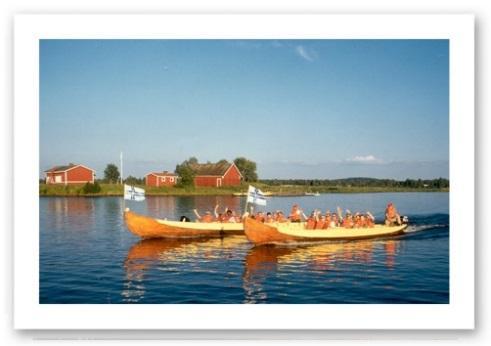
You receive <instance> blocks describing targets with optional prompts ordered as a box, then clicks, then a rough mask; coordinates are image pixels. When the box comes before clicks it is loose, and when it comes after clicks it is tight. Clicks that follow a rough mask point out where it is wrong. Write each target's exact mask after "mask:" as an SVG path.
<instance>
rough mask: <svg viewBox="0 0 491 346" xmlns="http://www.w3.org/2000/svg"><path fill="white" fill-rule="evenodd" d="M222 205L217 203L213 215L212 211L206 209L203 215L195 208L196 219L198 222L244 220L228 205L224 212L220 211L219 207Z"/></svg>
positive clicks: (235, 221)
mask: <svg viewBox="0 0 491 346" xmlns="http://www.w3.org/2000/svg"><path fill="white" fill-rule="evenodd" d="M219 207H220V206H219V205H218V204H217V205H216V206H215V209H214V210H213V215H212V214H211V212H210V211H206V212H205V213H204V214H203V215H200V214H199V213H198V210H196V209H193V212H194V215H196V218H197V219H196V221H198V222H232V223H237V222H242V217H241V215H237V214H236V213H235V211H234V210H231V209H229V208H227V207H225V209H224V210H223V212H221V213H219V212H218V208H219Z"/></svg>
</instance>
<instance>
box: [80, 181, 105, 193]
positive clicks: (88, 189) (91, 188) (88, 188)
mask: <svg viewBox="0 0 491 346" xmlns="http://www.w3.org/2000/svg"><path fill="white" fill-rule="evenodd" d="M82 191H83V193H85V194H87V193H99V192H101V186H100V185H99V183H98V182H97V181H96V182H95V183H94V184H91V183H86V184H85V185H84V187H83V189H82Z"/></svg>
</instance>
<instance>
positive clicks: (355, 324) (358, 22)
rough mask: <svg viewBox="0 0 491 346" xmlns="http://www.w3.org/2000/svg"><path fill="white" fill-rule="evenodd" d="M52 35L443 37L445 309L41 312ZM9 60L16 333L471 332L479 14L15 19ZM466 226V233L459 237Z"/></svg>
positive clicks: (101, 308)
mask: <svg viewBox="0 0 491 346" xmlns="http://www.w3.org/2000/svg"><path fill="white" fill-rule="evenodd" d="M292 23H295V25H292ZM252 24H253V25H252ZM48 38H59V39H61V38H64V39H70V38H73V39H76V38H78V39H82V38H116V39H117V38H119V39H125V38H133V39H139V38H161V39H165V38H168V39H171V38H172V39H189V38H203V39H205V38H222V39H225V38H228V39H238V38H251V39H258V38H271V39H300V38H303V39H308V38H312V39H314V38H315V39H322V38H325V39H329V38H337V39H350V38H352V39H354V38H358V39H363V38H367V39H368V38H370V39H376V38H380V39H382V38H384V39H389V38H392V39H403V38H421V39H425V38H436V39H449V40H450V181H451V193H450V225H451V226H450V227H451V228H450V234H451V236H450V240H449V241H450V254H451V258H450V303H449V304H443V305H432V304H428V305H391V304H387V305H379V304H368V305H324V304H318V305H301V304H300V305H297V304H292V305H172V304H168V305H165V304H163V305H76V304H72V305H56V304H39V262H38V261H39V198H38V172H39V157H38V153H39V151H38V149H39V148H38V146H39V144H38V143H39V117H38V115H39V106H38V104H39V83H38V81H39V78H38V77H39V58H38V57H39V39H48ZM14 59H15V64H14V65H15V70H14V73H15V86H14V93H15V100H14V109H15V115H14V176H15V181H14V196H15V197H14V237H15V239H14V280H15V281H14V309H15V314H14V326H15V328H17V329H472V328H474V232H473V230H474V220H473V218H472V217H471V218H469V217H468V216H469V215H474V17H473V16H472V15H134V16H130V15H118V16H109V15H90V16H89V15H86V16H84V15H21V16H16V18H15V55H14ZM457 144H458V145H457ZM17 196H21V198H18V197H17ZM456 211H458V212H456ZM455 230H459V232H456V231H455ZM464 230H465V231H466V232H463V231H464ZM26 259H32V260H30V261H29V260H26ZM135 316H136V317H137V318H135Z"/></svg>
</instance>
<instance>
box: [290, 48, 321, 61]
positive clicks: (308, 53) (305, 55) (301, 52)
mask: <svg viewBox="0 0 491 346" xmlns="http://www.w3.org/2000/svg"><path fill="white" fill-rule="evenodd" d="M295 52H296V53H297V54H298V56H300V57H301V58H302V59H304V60H306V61H309V62H312V61H314V60H315V59H316V57H317V54H316V53H315V52H314V51H313V50H310V49H307V48H305V47H304V46H295Z"/></svg>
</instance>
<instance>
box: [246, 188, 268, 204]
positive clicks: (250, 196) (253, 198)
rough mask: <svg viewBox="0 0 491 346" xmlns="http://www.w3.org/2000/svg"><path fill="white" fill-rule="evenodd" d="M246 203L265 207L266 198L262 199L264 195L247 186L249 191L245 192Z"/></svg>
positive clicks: (256, 189)
mask: <svg viewBox="0 0 491 346" xmlns="http://www.w3.org/2000/svg"><path fill="white" fill-rule="evenodd" d="M247 203H253V204H257V205H263V206H265V205H266V197H264V193H263V192H262V191H261V190H259V189H258V188H255V187H254V186H251V185H249V191H248V192H247Z"/></svg>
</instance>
